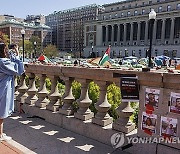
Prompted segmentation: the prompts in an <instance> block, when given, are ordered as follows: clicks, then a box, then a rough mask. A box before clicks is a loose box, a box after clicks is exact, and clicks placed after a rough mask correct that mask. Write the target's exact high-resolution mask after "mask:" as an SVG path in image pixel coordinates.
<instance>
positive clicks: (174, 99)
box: [169, 92, 180, 114]
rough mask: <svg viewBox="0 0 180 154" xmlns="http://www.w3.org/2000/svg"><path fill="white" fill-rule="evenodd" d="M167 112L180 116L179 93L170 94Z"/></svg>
mask: <svg viewBox="0 0 180 154" xmlns="http://www.w3.org/2000/svg"><path fill="white" fill-rule="evenodd" d="M169 112H172V113H177V114H180V93H173V92H171V96H170V106H169Z"/></svg>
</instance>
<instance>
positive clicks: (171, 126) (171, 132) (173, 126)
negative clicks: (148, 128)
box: [160, 116, 177, 137]
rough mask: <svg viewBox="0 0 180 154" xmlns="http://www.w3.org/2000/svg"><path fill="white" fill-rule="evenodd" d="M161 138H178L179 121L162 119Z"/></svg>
mask: <svg viewBox="0 0 180 154" xmlns="http://www.w3.org/2000/svg"><path fill="white" fill-rule="evenodd" d="M160 132H161V136H164V137H176V136H177V119H174V118H169V117H163V116H162V117H161V127H160Z"/></svg>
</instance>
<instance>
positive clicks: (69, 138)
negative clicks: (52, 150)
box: [57, 137, 75, 143]
mask: <svg viewBox="0 0 180 154" xmlns="http://www.w3.org/2000/svg"><path fill="white" fill-rule="evenodd" d="M57 139H58V140H60V141H63V142H65V143H69V142H71V141H72V140H74V139H75V138H74V137H65V138H57Z"/></svg>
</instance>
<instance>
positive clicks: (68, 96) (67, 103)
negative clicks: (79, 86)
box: [59, 77, 75, 115]
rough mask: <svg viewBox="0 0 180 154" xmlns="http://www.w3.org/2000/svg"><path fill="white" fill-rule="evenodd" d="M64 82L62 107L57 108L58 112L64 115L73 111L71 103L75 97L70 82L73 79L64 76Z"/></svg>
mask: <svg viewBox="0 0 180 154" xmlns="http://www.w3.org/2000/svg"><path fill="white" fill-rule="evenodd" d="M63 80H64V82H65V86H66V88H65V93H64V95H63V97H62V100H63V103H64V104H63V106H62V108H60V109H59V113H61V114H64V115H71V114H73V113H74V110H73V107H72V103H73V102H74V100H75V98H74V96H73V94H72V82H73V79H72V78H69V77H66V78H63Z"/></svg>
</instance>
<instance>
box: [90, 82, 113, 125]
mask: <svg viewBox="0 0 180 154" xmlns="http://www.w3.org/2000/svg"><path fill="white" fill-rule="evenodd" d="M96 83H97V84H98V85H99V86H100V97H99V100H98V102H97V103H96V105H95V107H96V109H97V110H98V112H97V114H96V115H95V117H94V118H93V119H92V122H93V123H95V124H97V125H100V126H103V127H104V126H107V125H109V124H111V123H112V122H113V118H112V117H110V115H109V114H108V110H109V109H110V108H111V105H110V104H109V103H108V100H107V86H108V84H107V83H106V82H104V81H98V82H96Z"/></svg>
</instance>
